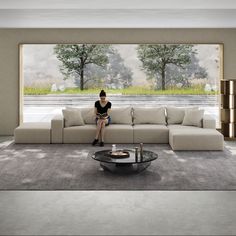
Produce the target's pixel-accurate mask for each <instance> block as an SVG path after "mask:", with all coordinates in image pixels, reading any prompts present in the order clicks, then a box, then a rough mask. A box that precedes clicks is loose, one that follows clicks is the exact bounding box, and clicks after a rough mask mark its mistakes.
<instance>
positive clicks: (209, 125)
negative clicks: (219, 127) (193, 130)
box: [202, 115, 216, 129]
mask: <svg viewBox="0 0 236 236" xmlns="http://www.w3.org/2000/svg"><path fill="white" fill-rule="evenodd" d="M202 127H203V128H205V129H216V121H215V119H214V118H213V117H212V116H210V115H204V117H203V120H202Z"/></svg>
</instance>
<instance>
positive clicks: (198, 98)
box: [24, 94, 220, 122]
mask: <svg viewBox="0 0 236 236" xmlns="http://www.w3.org/2000/svg"><path fill="white" fill-rule="evenodd" d="M97 99H98V96H97V95H94V94H90V95H72V94H68V95H67V94H66V95H40V96H35V95H34V96H25V97H24V122H36V121H45V122H46V121H50V120H51V119H52V117H53V116H54V115H55V114H58V113H61V110H62V109H63V108H65V107H66V106H77V107H92V106H94V102H95V101H96V100H97ZM108 99H109V100H110V101H111V102H112V105H113V107H120V106H139V107H149V106H178V107H189V106H198V107H200V108H202V109H204V110H205V113H206V114H211V115H212V116H213V117H214V118H215V119H216V120H217V121H218V120H219V103H220V102H219V98H218V97H217V96H214V95H148V96H147V95H138V96H137V95H120V94H116V95H110V94H108Z"/></svg>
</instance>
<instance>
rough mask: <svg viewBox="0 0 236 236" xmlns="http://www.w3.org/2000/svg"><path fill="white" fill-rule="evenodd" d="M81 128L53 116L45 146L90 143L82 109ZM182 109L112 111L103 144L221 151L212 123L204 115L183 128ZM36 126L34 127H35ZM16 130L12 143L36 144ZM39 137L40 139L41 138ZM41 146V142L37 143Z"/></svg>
mask: <svg viewBox="0 0 236 236" xmlns="http://www.w3.org/2000/svg"><path fill="white" fill-rule="evenodd" d="M80 110H81V115H82V117H83V120H84V125H80V126H70V127H65V119H64V117H63V115H62V114H61V115H56V116H55V117H54V118H53V119H52V120H51V124H50V125H48V124H47V125H46V124H45V126H46V128H47V134H48V128H50V137H47V138H45V143H48V142H49V141H48V140H50V143H91V142H92V141H93V139H94V136H95V132H96V126H95V116H94V109H93V108H81V109H80ZM185 113H186V109H185V108H174V107H167V108H164V107H152V108H140V107H133V108H132V107H122V108H112V110H111V114H110V115H111V124H110V125H109V126H107V127H106V131H105V140H104V141H105V143H141V142H142V143H157V144H158V143H166V144H168V143H169V144H170V146H171V148H172V149H173V150H223V148H224V145H223V144H224V137H223V135H222V134H221V133H220V132H218V131H217V130H216V124H215V120H214V119H212V118H211V117H210V116H207V115H204V117H203V119H202V120H201V124H199V127H198V126H192V125H182V124H181V123H182V122H183V118H184V115H185ZM35 126H37V124H35ZM22 128H23V127H21V126H19V127H18V128H16V130H15V142H16V143H22V140H23V142H26V143H29V142H30V140H31V142H32V143H37V141H38V140H37V135H35V136H34V137H32V132H31V134H29V135H30V136H31V138H29V137H27V138H23V136H25V135H26V136H27V131H25V130H24V132H22V133H21V132H20V131H21V130H22ZM40 137H41V136H40ZM39 141H40V142H42V140H41V139H40V140H39Z"/></svg>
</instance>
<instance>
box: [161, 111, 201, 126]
mask: <svg viewBox="0 0 236 236" xmlns="http://www.w3.org/2000/svg"><path fill="white" fill-rule="evenodd" d="M189 109H195V110H197V109H198V107H190V108H183V107H166V115H167V123H168V124H182V122H183V119H184V115H185V111H186V110H189Z"/></svg>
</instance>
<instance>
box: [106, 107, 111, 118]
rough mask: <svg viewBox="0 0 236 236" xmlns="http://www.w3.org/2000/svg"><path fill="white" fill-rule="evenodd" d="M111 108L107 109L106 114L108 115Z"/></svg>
mask: <svg viewBox="0 0 236 236" xmlns="http://www.w3.org/2000/svg"><path fill="white" fill-rule="evenodd" d="M110 111H111V108H109V109H107V116H109V115H110Z"/></svg>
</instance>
